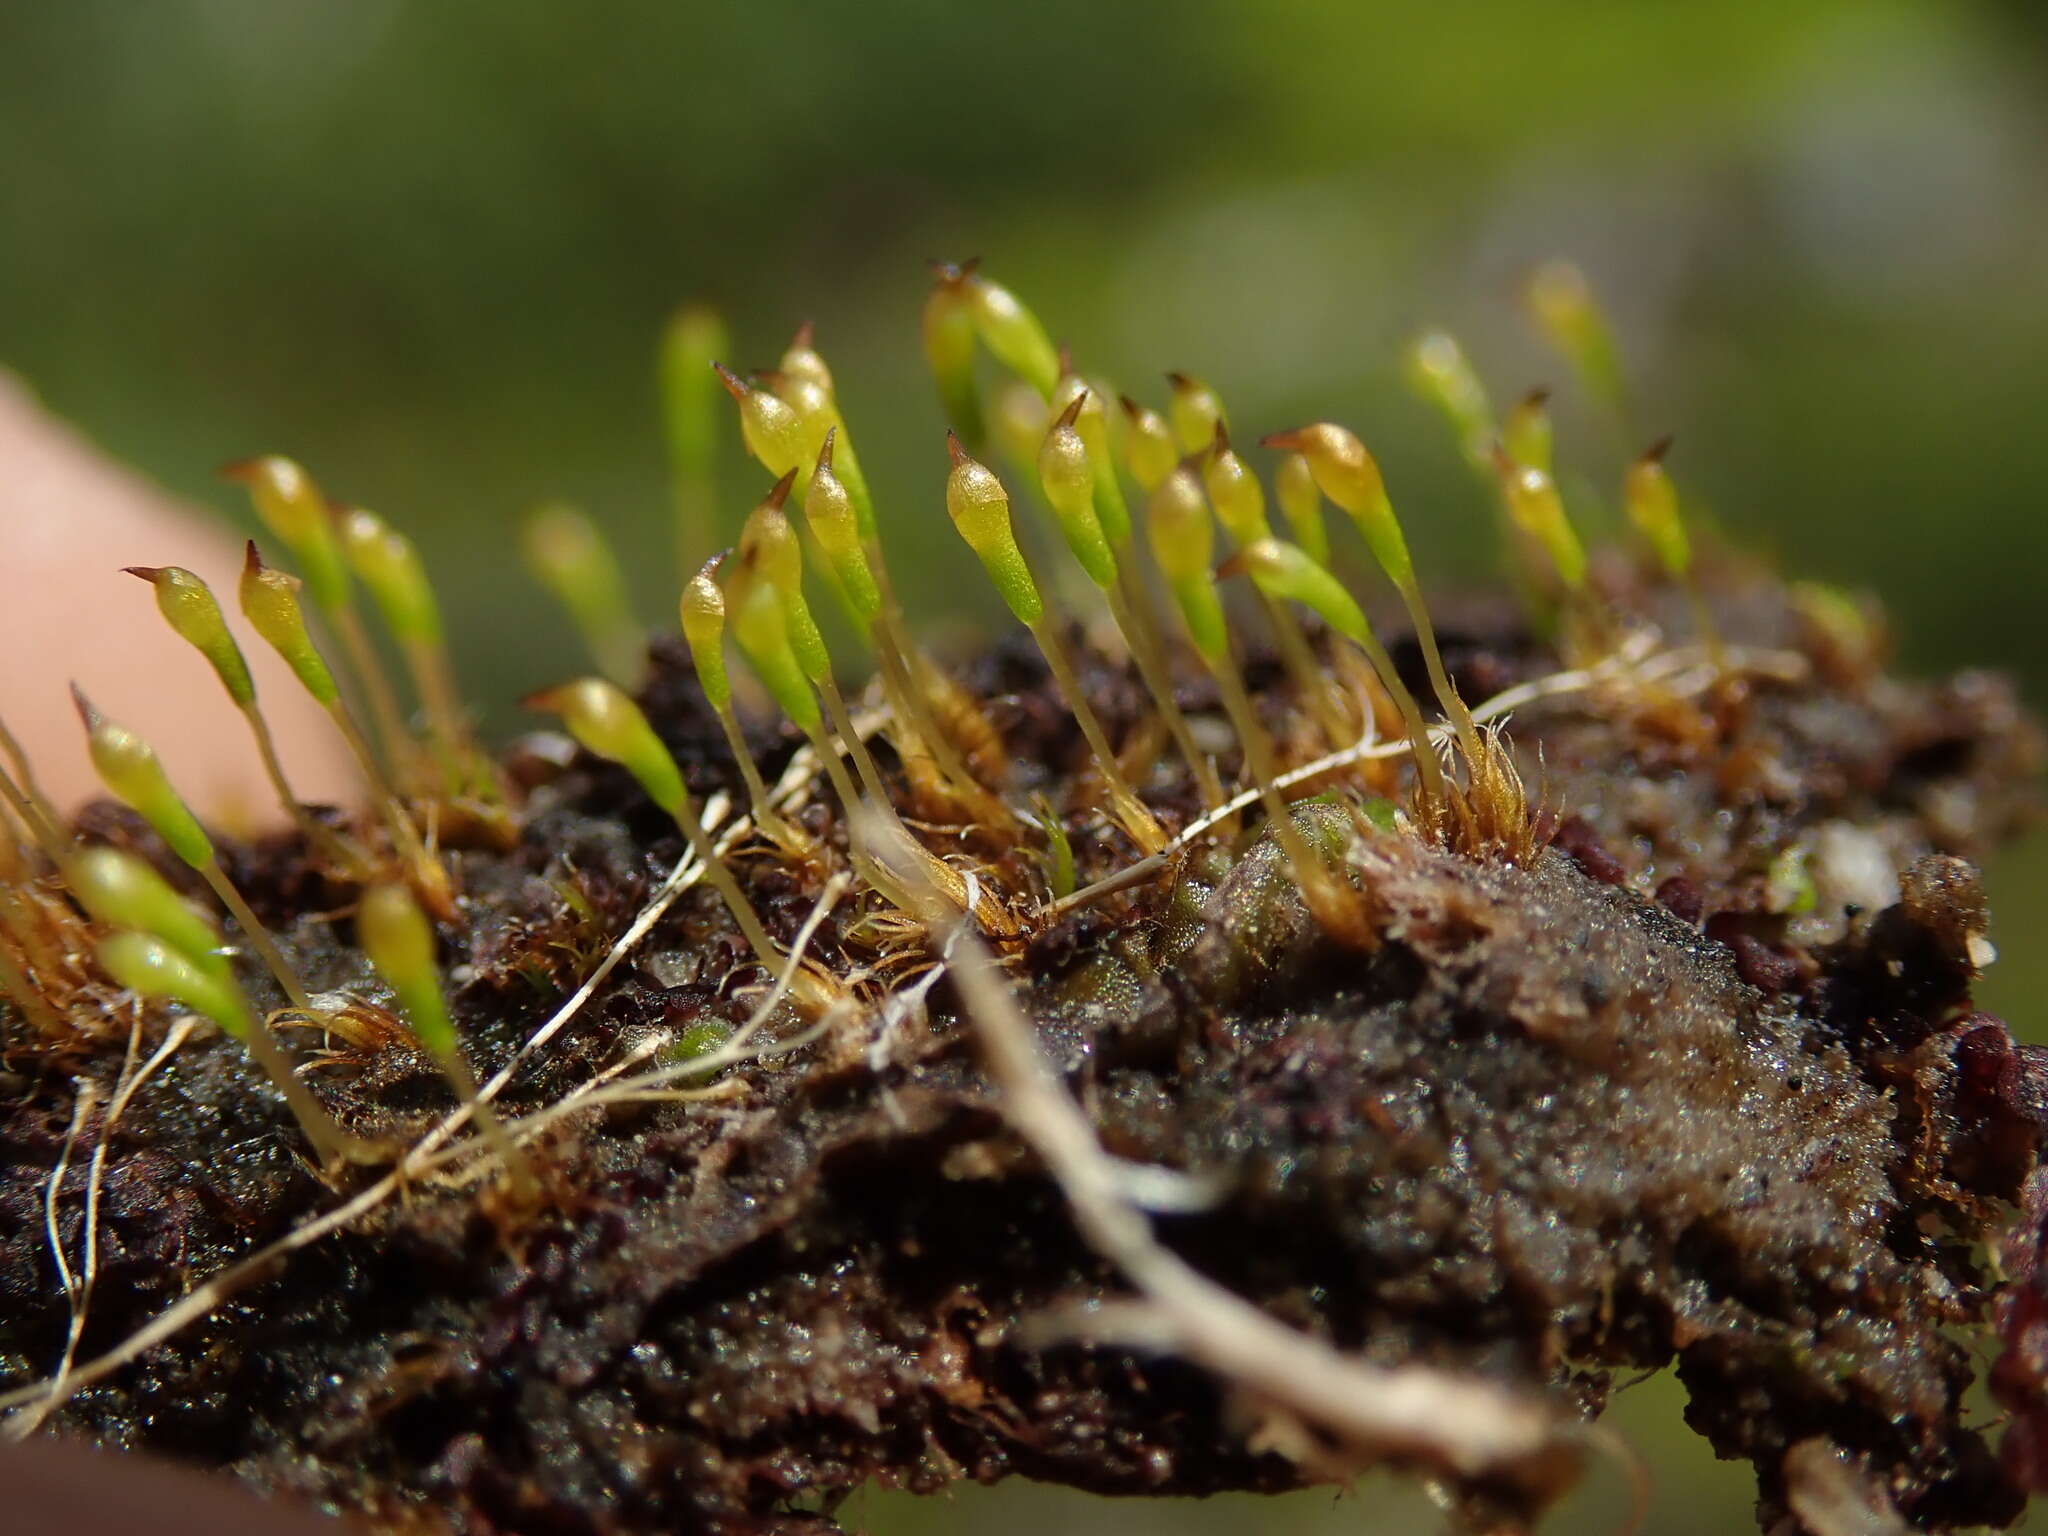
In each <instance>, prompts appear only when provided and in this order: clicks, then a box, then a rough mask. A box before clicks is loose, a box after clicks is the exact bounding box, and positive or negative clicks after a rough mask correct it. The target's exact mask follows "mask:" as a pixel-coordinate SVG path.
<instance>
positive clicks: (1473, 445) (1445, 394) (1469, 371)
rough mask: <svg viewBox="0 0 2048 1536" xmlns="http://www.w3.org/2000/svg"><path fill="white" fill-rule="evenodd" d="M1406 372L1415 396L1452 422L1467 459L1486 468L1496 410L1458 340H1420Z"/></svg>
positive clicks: (1440, 335) (1438, 336)
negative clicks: (1422, 399)
mask: <svg viewBox="0 0 2048 1536" xmlns="http://www.w3.org/2000/svg"><path fill="white" fill-rule="evenodd" d="M1407 372H1408V381H1409V383H1410V384H1411V385H1413V386H1414V388H1415V392H1416V393H1417V394H1419V395H1421V396H1422V397H1423V398H1424V399H1425V400H1427V401H1429V402H1430V403H1431V404H1432V405H1434V406H1436V408H1437V409H1438V410H1440V411H1442V412H1443V413H1444V416H1445V417H1446V418H1447V419H1448V420H1449V421H1450V423H1451V427H1452V429H1453V430H1454V431H1456V433H1457V434H1458V445H1459V447H1460V448H1462V449H1463V450H1464V453H1465V457H1466V458H1468V459H1470V460H1471V461H1472V462H1473V463H1474V464H1477V465H1479V466H1481V467H1482V468H1483V467H1484V466H1485V464H1486V456H1487V449H1488V446H1489V445H1490V444H1491V443H1492V441H1493V437H1494V430H1493V406H1492V405H1491V404H1490V403H1489V402H1488V400H1487V398H1486V387H1485V386H1484V385H1483V384H1481V383H1480V382H1479V375H1478V373H1477V372H1475V371H1474V370H1473V367H1472V364H1471V362H1470V360H1468V359H1467V358H1466V356H1465V349H1464V348H1462V347H1460V346H1459V345H1458V342H1457V338H1456V337H1454V336H1451V335H1450V334H1449V333H1447V332H1444V331H1429V332H1427V333H1425V334H1424V335H1422V336H1419V337H1417V338H1416V339H1415V341H1414V343H1413V344H1412V345H1411V346H1410V347H1409V348H1408V354H1407Z"/></svg>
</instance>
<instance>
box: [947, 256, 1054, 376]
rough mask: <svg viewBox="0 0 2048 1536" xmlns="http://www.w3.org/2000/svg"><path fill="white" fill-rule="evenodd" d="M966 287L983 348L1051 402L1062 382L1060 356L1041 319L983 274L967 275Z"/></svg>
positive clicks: (1000, 285)
mask: <svg viewBox="0 0 2048 1536" xmlns="http://www.w3.org/2000/svg"><path fill="white" fill-rule="evenodd" d="M965 284H966V289H967V300H968V306H969V308H970V310H971V311H972V313H973V315H974V329H975V332H976V334H978V335H979V336H980V337H981V344H982V345H983V346H985V347H987V348H988V350H989V354H990V355H991V356H992V357H994V358H995V360H996V361H997V362H999V363H1001V364H1002V365H1003V366H1004V367H1005V368H1007V369H1009V370H1010V371H1011V372H1012V373H1014V374H1016V375H1017V376H1018V377H1019V378H1021V379H1023V380H1024V382H1025V383H1027V384H1029V385H1030V386H1031V387H1032V388H1033V389H1035V390H1037V391H1038V392H1039V394H1041V395H1042V396H1044V397H1045V398H1046V399H1047V400H1050V399H1051V398H1052V392H1053V390H1054V389H1055V388H1057V387H1058V385H1059V381H1060V354H1059V349H1058V348H1057V347H1055V346H1054V345H1053V344H1052V338H1051V337H1050V336H1048V335H1047V334H1046V332H1045V327H1044V326H1042V325H1040V324H1039V323H1038V317H1037V316H1036V315H1034V314H1032V313H1031V311H1030V310H1028V309H1026V308H1025V307H1024V305H1023V302H1022V301H1021V300H1019V299H1018V297H1017V296H1016V295H1015V294H1014V293H1012V292H1010V290H1009V289H1007V288H1005V287H1003V286H1002V284H1000V283H996V282H992V281H990V280H989V279H988V278H986V277H983V276H982V275H981V274H980V273H979V272H968V273H966V274H965Z"/></svg>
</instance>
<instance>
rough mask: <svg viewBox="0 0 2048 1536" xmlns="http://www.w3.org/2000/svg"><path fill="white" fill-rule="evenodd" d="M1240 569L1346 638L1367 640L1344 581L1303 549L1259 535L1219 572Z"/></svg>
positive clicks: (1360, 614) (1360, 615) (1359, 613)
mask: <svg viewBox="0 0 2048 1536" xmlns="http://www.w3.org/2000/svg"><path fill="white" fill-rule="evenodd" d="M1239 571H1243V572H1245V573H1246V574H1247V575H1249V576H1250V577H1251V578H1252V580H1253V581H1254V582H1256V583H1257V584H1258V587H1259V590H1260V591H1262V592H1265V593H1266V594H1268V595H1269V596H1271V597H1277V598H1282V599H1285V600H1286V601H1288V602H1295V603H1300V604H1301V605H1302V606H1303V607H1304V608H1308V609H1310V610H1312V611H1313V612H1314V613H1316V614H1317V615H1318V616H1319V617H1320V618H1321V619H1322V621H1323V622H1324V623H1325V624H1327V625H1329V626H1330V628H1332V629H1334V630H1335V631H1336V632H1337V633H1338V634H1340V635H1342V636H1344V637H1345V638H1346V639H1347V640H1351V641H1354V642H1356V643H1357V644H1359V645H1366V644H1368V643H1369V639H1368V637H1369V635H1370V633H1371V631H1370V630H1369V629H1368V628H1367V626H1366V622H1365V613H1364V611H1363V610H1362V609H1360V607H1359V606H1358V602H1357V600H1356V599H1355V598H1353V597H1352V595H1351V594H1350V593H1349V592H1347V591H1345V590H1344V584H1343V583H1342V582H1341V581H1339V580H1338V579H1337V578H1336V577H1335V576H1333V575H1331V574H1330V572H1329V570H1328V569H1327V568H1325V567H1324V566H1322V565H1320V564H1318V563H1317V562H1316V561H1314V560H1312V559H1310V558H1309V556H1308V554H1307V552H1306V551H1304V550H1302V549H1299V548H1297V547H1296V546H1295V545H1292V544H1287V543H1283V542H1282V541H1280V540H1279V539H1261V540H1260V541H1259V542H1257V543H1256V544H1247V545H1246V546H1245V547H1244V548H1243V549H1241V550H1239V551H1238V552H1237V554H1236V555H1234V556H1233V557H1232V558H1231V559H1229V560H1227V561H1225V562H1224V565H1223V568H1222V571H1221V572H1220V573H1219V574H1222V575H1226V576H1231V575H1235V574H1237V572H1239Z"/></svg>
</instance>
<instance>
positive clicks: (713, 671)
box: [680, 555, 732, 711]
mask: <svg viewBox="0 0 2048 1536" xmlns="http://www.w3.org/2000/svg"><path fill="white" fill-rule="evenodd" d="M724 563H725V556H724V555H713V556H712V557H711V558H710V559H709V560H706V561H705V562H704V565H703V568H702V569H700V570H699V571H698V572H697V574H696V575H694V576H692V577H691V578H690V579H689V580H688V581H687V582H685V583H684V584H683V596H682V602H681V604H680V608H681V611H682V623H683V641H684V643H685V644H686V645H688V646H689V648H690V662H691V664H692V665H693V666H694V667H695V668H696V669H697V681H698V683H699V684H700V685H701V686H702V687H703V689H704V698H705V701H706V702H707V703H708V704H710V706H711V707H712V708H713V709H715V710H720V711H723V710H725V709H727V708H729V707H730V706H731V704H732V679H731V677H730V676H728V675H727V673H726V670H725V593H724V591H723V590H722V589H721V588H720V587H719V585H718V568H719V566H721V565H723V564H724Z"/></svg>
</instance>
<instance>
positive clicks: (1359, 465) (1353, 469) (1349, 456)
mask: <svg viewBox="0 0 2048 1536" xmlns="http://www.w3.org/2000/svg"><path fill="white" fill-rule="evenodd" d="M1261 441H1262V442H1263V443H1264V444H1265V445H1266V446H1267V447H1268V448H1282V449H1286V450H1287V451H1289V452H1292V453H1299V454H1300V455H1301V456H1302V457H1303V458H1305V459H1307V460H1308V467H1309V472H1310V473H1311V474H1312V475H1313V476H1314V477H1315V482H1316V485H1317V486H1318V487H1319V488H1320V489H1321V490H1322V493H1323V494H1324V495H1325V496H1327V497H1329V498H1330V500H1332V501H1334V502H1335V503H1336V504H1337V505H1338V506H1339V507H1341V508H1342V509H1343V510H1344V511H1345V512H1346V513H1348V514H1349V515H1350V517H1351V520H1352V521H1353V522H1354V523H1356V524H1357V525H1358V531H1359V532H1360V533H1362V534H1363V535H1365V542H1366V546H1367V548H1369V549H1370V550H1371V551H1372V555H1373V558H1374V559H1375V560H1377V561H1378V562H1379V564H1380V569H1382V570H1383V571H1385V572H1386V573H1387V579H1388V580H1390V581H1391V582H1393V583H1394V585H1395V586H1397V587H1400V588H1403V589H1404V590H1405V589H1407V588H1408V587H1410V586H1412V585H1413V584H1414V581H1415V562H1414V561H1413V560H1411V559H1410V558H1409V555H1408V540H1407V538H1406V536H1405V535H1403V534H1402V532H1401V523H1400V519H1398V518H1397V517H1395V516H1394V504H1393V502H1392V501H1391V500H1390V499H1389V498H1388V496H1387V486H1386V482H1385V481H1384V480H1382V479H1381V478H1380V466H1379V464H1378V462H1377V461H1376V460H1375V459H1374V458H1373V456H1372V455H1371V454H1370V453H1368V452H1367V451H1366V447H1365V444H1363V443H1361V442H1360V441H1359V440H1358V438H1357V437H1356V436H1355V435H1354V434H1353V433H1351V432H1349V431H1347V430H1346V429H1344V428H1343V427H1340V426H1337V425H1335V424H1334V423H1332V422H1327V421H1319V422H1317V423H1315V424H1314V425H1313V426H1307V427H1302V428H1300V429H1298V430H1297V431H1293V432H1276V433H1274V434H1272V435H1271V436H1268V437H1265V438H1262V439H1261Z"/></svg>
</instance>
